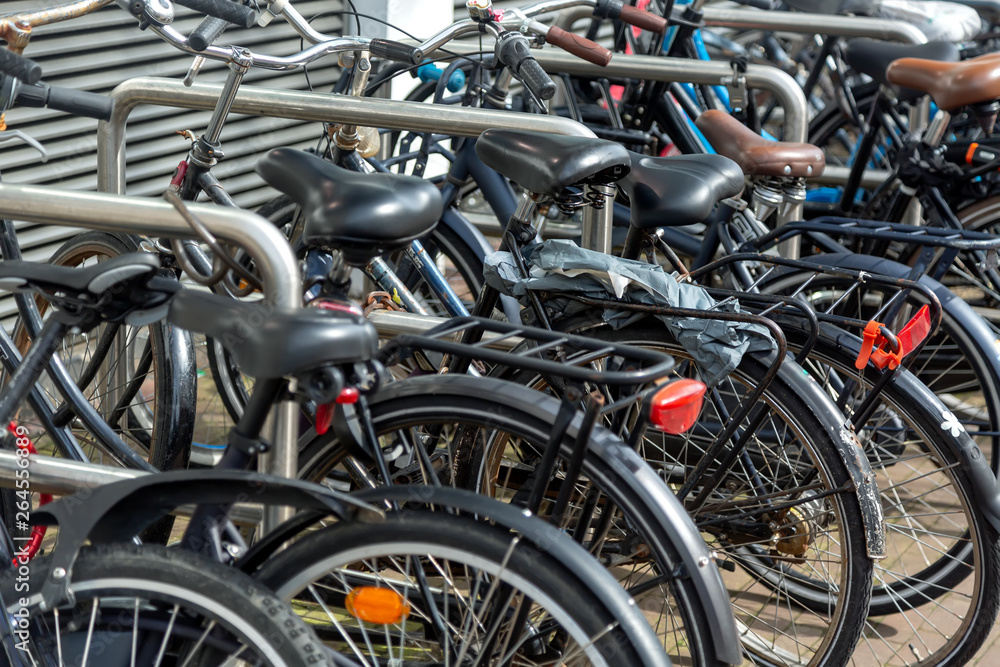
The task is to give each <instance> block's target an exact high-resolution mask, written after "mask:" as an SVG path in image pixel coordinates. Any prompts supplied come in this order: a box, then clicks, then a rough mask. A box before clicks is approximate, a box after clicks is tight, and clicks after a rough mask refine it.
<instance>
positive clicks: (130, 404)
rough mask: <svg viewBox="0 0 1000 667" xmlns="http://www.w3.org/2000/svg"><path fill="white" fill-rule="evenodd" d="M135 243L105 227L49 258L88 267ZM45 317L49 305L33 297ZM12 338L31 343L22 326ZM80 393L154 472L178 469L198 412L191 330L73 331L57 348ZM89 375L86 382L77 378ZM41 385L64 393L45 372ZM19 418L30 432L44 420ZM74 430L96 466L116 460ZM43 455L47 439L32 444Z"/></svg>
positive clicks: (54, 395)
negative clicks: (79, 388)
mask: <svg viewBox="0 0 1000 667" xmlns="http://www.w3.org/2000/svg"><path fill="white" fill-rule="evenodd" d="M138 251H139V247H138V245H137V244H136V242H135V240H134V239H132V238H131V237H128V236H123V235H117V234H109V233H105V232H87V233H85V234H81V235H79V236H76V237H74V238H72V239H70V240H69V241H67V242H66V243H65V244H63V246H62V247H61V248H59V250H57V251H56V253H55V254H54V255H53V256H52V259H51V260H50V261H51V263H53V264H59V265H61V266H89V265H91V264H93V263H95V262H101V261H104V260H105V259H108V258H111V257H117V256H120V255H123V254H126V253H131V252H138ZM36 301H37V303H38V305H39V310H40V311H41V313H42V316H43V317H44V316H45V315H46V312H47V310H48V303H47V302H45V301H44V300H42V299H40V298H39V299H37V300H36ZM14 340H15V342H16V343H17V345H18V347H19V348H20V349H21V350H22V352H23V351H24V350H26V349H27V347H28V345H29V344H30V341H29V337H28V334H27V331H26V330H25V328H24V326H23V324H22V323H20V322H19V323H18V324H17V325H16V326H15V336H14ZM57 354H58V355H59V358H60V359H61V360H62V362H63V363H64V364H65V365H66V367H67V369H68V370H69V372H70V374H71V375H72V377H73V378H74V379H76V380H78V383H79V382H82V384H83V386H82V387H81V391H82V392H83V395H84V397H85V398H86V399H87V400H88V401H89V402H90V403H91V404H92V405H93V406H94V408H95V409H96V410H97V412H98V413H99V414H100V415H101V416H102V417H103V418H104V419H105V420H106V421H107V423H108V424H109V425H110V426H111V429H112V430H113V431H114V432H115V433H116V434H117V435H118V436H119V437H120V438H121V439H122V440H123V441H124V442H125V443H126V444H127V445H128V446H129V447H131V448H132V449H134V450H136V451H139V452H140V453H141V454H142V455H143V456H144V457H145V458H146V459H147V460H148V461H149V462H150V464H152V465H153V466H154V467H156V468H158V469H161V470H163V469H168V468H183V467H185V466H186V465H187V461H188V456H189V454H190V447H191V439H192V433H193V424H194V418H193V417H194V414H195V400H196V391H195V377H194V367H193V364H194V360H193V358H192V348H191V338H190V334H188V333H187V332H185V331H181V330H179V329H177V328H175V327H172V326H171V325H169V324H167V323H165V322H160V323H156V324H151V325H148V326H145V327H132V326H129V325H126V324H122V325H116V324H102V325H100V327H98V328H97V329H95V330H93V331H90V332H87V333H84V334H70V335H68V336H67V337H66V338H65V339H64V340H63V343H62V345H61V347H60V349H59V350H58V351H57ZM85 373H86V374H87V375H88V378H89V379H87V380H86V381H85V382H83V381H81V380H80V378H81V377H82V376H83V375H84V374H85ZM41 386H42V387H43V389H44V390H45V393H46V394H48V396H49V398H50V400H51V401H52V402H53V404H54V405H55V406H60V405H62V404H63V403H64V400H63V397H62V396H61V394H60V393H59V392H58V391H57V390H56V388H55V387H54V386H53V385H52V383H51V381H50V380H49V379H48V378H47V377H45V378H43V379H42V382H41ZM18 418H19V421H20V422H21V423H22V424H23V425H24V426H25V427H26V428H28V429H29V431H32V436H33V437H35V436H37V435H38V434H39V433H41V431H42V429H43V425H42V424H40V423H38V421H37V419H36V418H35V417H34V415H31V414H29V413H28V411H26V410H22V411H21V412H20V413H19V415H18ZM70 421H71V423H73V424H74V428H73V430H74V434H75V435H76V436H77V439H78V440H79V441H80V444H81V446H82V447H83V449H84V452H85V453H87V455H88V456H89V457H90V458H91V460H92V461H94V462H95V463H115V462H116V458H115V457H114V455H113V454H112V453H111V452H109V450H108V449H107V448H106V446H105V444H104V442H103V441H102V439H101V438H100V437H98V436H96V435H94V434H91V433H90V432H89V431H88V430H87V428H86V426H85V425H84V424H82V423H81V422H80V420H78V419H71V420H70ZM36 446H37V447H39V450H40V451H42V452H47V450H46V448H45V447H46V443H45V442H44V440H43V441H41V442H36Z"/></svg>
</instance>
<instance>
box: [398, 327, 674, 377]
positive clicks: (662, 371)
mask: <svg viewBox="0 0 1000 667" xmlns="http://www.w3.org/2000/svg"><path fill="white" fill-rule="evenodd" d="M467 331H477V332H480V333H483V334H484V337H483V340H481V341H479V342H478V343H474V344H467V343H459V342H456V340H455V339H456V338H459V337H460V335H461V334H463V333H465V332H467ZM489 334H493V335H489ZM502 348H506V349H502ZM415 351H421V352H424V353H426V352H437V353H439V354H445V355H448V356H450V357H454V358H459V359H470V360H473V361H480V362H483V363H486V364H491V365H492V364H496V365H501V366H504V367H506V368H515V369H523V370H530V371H534V372H537V373H540V374H542V375H545V376H550V377H558V378H562V379H563V380H566V381H569V382H575V383H594V384H601V385H614V386H622V385H644V384H648V383H651V382H654V381H656V380H658V379H660V378H662V377H664V376H666V375H667V374H669V373H670V372H671V371H672V370H673V367H674V359H673V357H671V356H670V355H669V354H665V353H662V352H657V351H655V350H648V349H645V348H639V347H634V346H631V345H622V344H619V343H607V342H604V341H599V340H594V339H591V338H586V337H584V336H576V335H573V334H565V333H560V332H556V331H549V330H547V329H539V328H537V327H529V326H524V325H517V324H510V323H508V322H498V321H496V320H489V319H485V318H481V317H471V316H469V317H457V318H454V319H451V320H449V321H448V322H446V323H444V324H442V325H440V326H437V327H435V328H433V329H431V330H429V331H427V332H425V333H423V334H420V335H415V334H402V335H399V336H395V337H393V338H392V339H391V340H390V341H389V342H388V343H386V344H385V346H383V348H382V350H381V352H380V360H381V361H382V363H384V364H387V365H392V364H394V363H398V362H399V361H401V360H403V359H408V358H410V357H412V356H413V355H414V352H415ZM608 357H614V358H615V359H616V364H615V368H612V369H607V368H605V369H599V368H595V367H594V366H592V365H590V362H593V361H598V360H601V359H606V358H608Z"/></svg>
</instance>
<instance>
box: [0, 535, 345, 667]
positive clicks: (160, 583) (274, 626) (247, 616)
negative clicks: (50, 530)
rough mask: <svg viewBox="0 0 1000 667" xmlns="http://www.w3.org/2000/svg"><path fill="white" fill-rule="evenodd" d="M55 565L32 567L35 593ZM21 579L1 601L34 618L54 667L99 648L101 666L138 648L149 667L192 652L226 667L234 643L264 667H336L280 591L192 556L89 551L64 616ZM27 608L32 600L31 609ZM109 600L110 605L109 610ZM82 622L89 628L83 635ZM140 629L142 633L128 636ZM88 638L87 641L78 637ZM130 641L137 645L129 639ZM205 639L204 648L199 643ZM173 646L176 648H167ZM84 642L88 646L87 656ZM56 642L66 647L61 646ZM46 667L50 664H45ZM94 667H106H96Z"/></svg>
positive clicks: (148, 550)
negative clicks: (210, 628)
mask: <svg viewBox="0 0 1000 667" xmlns="http://www.w3.org/2000/svg"><path fill="white" fill-rule="evenodd" d="M47 560H48V559H47V558H46V557H41V558H39V559H37V560H35V561H33V562H32V563H31V566H30V574H29V575H28V583H27V586H28V588H27V590H28V591H31V592H37V591H40V590H41V588H42V582H43V579H44V577H45V576H46V575H47V574H48V571H49V566H48V563H47ZM18 576H19V575H18V573H17V571H16V569H13V570H12V569H8V570H7V571H5V572H4V573H3V574H2V575H0V592H2V598H3V600H4V601H5V604H6V605H7V611H8V613H13V612H16V611H18V610H19V609H22V608H23V609H26V610H27V612H28V619H29V624H30V632H31V637H30V639H31V649H32V650H33V651H35V652H46V653H44V655H45V656H46V657H47V658H48V659H55V658H56V655H55V653H56V650H57V649H58V650H62V651H63V652H62V653H61V657H62V658H63V660H64V661H66V664H78V663H77V662H76V661H75V658H78V657H81V656H80V654H78V653H77V654H74V653H73V648H74V647H75V648H76V651H80V650H82V651H85V652H87V653H89V649H90V648H93V649H94V651H95V652H96V653H95V655H97V656H101V662H102V664H118V663H116V662H115V658H114V657H113V656H119V658H118V659H120V660H121V664H125V662H126V661H127V660H128V658H129V655H130V651H131V650H133V649H132V639H135V640H136V643H137V646H136V649H135V650H136V651H139V652H142V651H145V652H149V651H150V650H152V654H151V655H150V656H149V657H148V660H147V661H144V662H143V663H142V664H152V662H153V660H152V658H154V657H156V652H157V650H158V649H161V648H162V649H163V650H164V653H165V655H163V656H161V657H163V658H166V659H167V660H170V659H171V656H173V659H174V660H178V661H180V660H181V659H183V658H185V657H187V656H186V654H184V653H181V652H180V651H183V650H188V651H190V652H191V653H194V657H195V658H201V659H202V660H209V662H198V661H195V662H194V663H192V664H199V665H202V664H220V663H221V662H222V661H221V660H217V661H212V660H213V659H214V657H215V656H217V655H219V653H218V648H217V647H219V648H221V647H223V646H226V645H229V644H231V643H235V642H240V643H242V644H244V646H243V647H242V649H241V650H251V651H253V653H254V654H255V656H256V657H259V658H260V659H261V660H262V661H263V664H268V665H271V666H272V667H284V666H287V667H301V666H302V665H324V664H329V663H328V661H327V658H326V654H325V650H324V648H323V647H322V645H321V644H320V642H319V640H318V639H317V638H316V636H315V634H314V633H313V632H312V631H311V630H310V629H309V628H308V626H306V624H305V623H303V622H302V620H301V619H300V618H299V617H298V616H297V615H296V613H295V612H294V611H293V610H292V609H291V608H290V607H289V606H287V605H285V604H284V603H282V602H281V601H279V600H278V599H277V598H276V597H275V595H274V594H273V593H272V592H271V591H269V590H266V589H265V588H264V587H263V586H261V585H260V584H258V583H256V582H255V581H254V580H253V579H251V578H250V577H249V576H247V575H245V574H243V573H242V572H239V571H238V570H236V569H234V568H229V567H225V566H223V565H221V564H219V563H214V562H211V561H208V560H206V559H204V558H201V557H198V556H196V555H194V554H192V553H189V552H185V551H181V550H177V549H169V550H168V549H166V548H164V547H156V546H149V545H146V546H142V547H140V546H137V545H133V544H110V545H99V546H93V547H87V548H85V549H83V550H81V552H80V554H79V556H78V558H77V560H76V562H75V564H74V567H73V571H72V573H71V574H70V575H69V576H70V582H69V584H68V588H69V591H70V592H71V593H72V594H73V595H74V597H75V604H74V605H71V606H64V607H62V609H61V611H62V614H59V615H58V616H57V615H56V612H58V611H60V610H58V609H57V610H55V611H52V610H49V611H42V610H41V609H40V602H41V600H40V597H39V596H34V597H29V596H28V595H26V594H25V593H24V588H23V586H24V585H25V584H24V583H20V584H19V583H18ZM19 586H20V587H19ZM103 596H107V598H104V597H103ZM22 598H27V599H26V600H24V601H26V602H27V604H25V605H23V606H22V605H21V604H20V602H21V601H22ZM102 598H103V601H104V602H105V603H106V605H103V606H102V605H101V602H102ZM133 600H134V601H135V602H134V606H133V602H132V601H133ZM140 602H141V604H140ZM170 607H173V610H172V611H170V610H169V608H170ZM140 608H141V610H140ZM74 612H79V613H80V615H79V616H77V615H76V614H74ZM80 619H83V621H82V624H80V625H77V623H80ZM136 621H138V623H136ZM206 623H213V624H214V627H215V628H216V632H219V633H220V634H212V635H211V636H209V634H208V632H207V631H206V630H205V628H204V627H203V626H204V624H206ZM137 625H138V627H140V628H141V629H142V631H141V633H140V632H134V631H133V632H129V629H130V628H131V629H134V628H135V627H137ZM164 625H166V626H167V627H166V628H164ZM56 628H59V632H58V634H57V633H56ZM83 631H86V637H80V636H79V635H81V634H83ZM157 632H159V634H157ZM126 633H128V634H130V635H131V638H128V637H125V636H124V635H125V634H126ZM147 633H148V634H147ZM140 634H142V640H143V641H141V642H140V641H139V640H138V638H139V635H140ZM202 635H204V639H203V642H202V644H201V645H199V644H197V640H198V638H199V636H202ZM161 636H162V638H161ZM171 637H173V641H171V642H167V641H166V640H167V639H171ZM85 639H88V641H86V643H85V644H84V646H83V647H82V649H81V647H80V644H81V643H82V642H84V640H85ZM89 639H93V641H92V642H91V641H89ZM73 640H75V641H73ZM154 640H158V641H154ZM57 641H58V645H57V646H53V645H52V643H53V642H57ZM168 644H169V645H168ZM191 653H189V654H187V655H190V654H191ZM142 655H145V654H144V653H143V654H142ZM23 657H24V655H22V658H23ZM82 657H83V658H87V657H91V656H89V655H83V656H82ZM223 657H224V655H223ZM248 657H250V656H248ZM91 658H92V657H91ZM37 664H50V663H49V662H48V661H47V660H46V658H45V657H42V656H39V658H38V662H37ZM52 664H55V663H52ZM87 664H97V663H96V662H95V661H94V659H93V658H92V659H91V661H90V662H87ZM132 664H135V663H132ZM170 664H173V663H170ZM226 664H228V663H226ZM254 664H258V663H254Z"/></svg>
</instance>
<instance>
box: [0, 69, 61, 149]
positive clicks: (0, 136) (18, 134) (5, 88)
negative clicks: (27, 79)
mask: <svg viewBox="0 0 1000 667" xmlns="http://www.w3.org/2000/svg"><path fill="white" fill-rule="evenodd" d="M20 85H21V82H20V81H18V80H17V79H15V78H14V77H12V76H7V75H4V74H0V127H3V129H2V130H0V143H6V142H8V141H13V140H18V141H22V142H24V143H26V144H28V145H29V146H31V147H32V148H34V149H35V150H36V151H38V152H39V153H41V154H42V162H48V161H49V153H48V151H47V150H45V146H43V145H42V144H41V143H39V141H38V140H37V139H35V138H34V137H31V136H29V135H27V134H25V133H24V132H22V131H21V130H11V129H8V128H6V126H5V125H3V123H2V121H3V117H2V114H3V113H6V112H7V111H9V110H10V108H11V105H12V103H13V100H14V99H15V98H16V97H17V89H18V87H19V86H20Z"/></svg>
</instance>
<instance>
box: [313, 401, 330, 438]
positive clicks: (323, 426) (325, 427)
mask: <svg viewBox="0 0 1000 667" xmlns="http://www.w3.org/2000/svg"><path fill="white" fill-rule="evenodd" d="M332 423H333V403H324V404H323V405H320V406H318V407H317V408H316V433H318V434H320V435H323V434H324V433H326V432H327V431H329V430H330V424H332Z"/></svg>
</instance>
